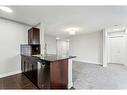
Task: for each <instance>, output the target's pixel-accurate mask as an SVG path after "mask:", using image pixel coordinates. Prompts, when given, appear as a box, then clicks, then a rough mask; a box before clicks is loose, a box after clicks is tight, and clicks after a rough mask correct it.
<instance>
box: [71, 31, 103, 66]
mask: <svg viewBox="0 0 127 95" xmlns="http://www.w3.org/2000/svg"><path fill="white" fill-rule="evenodd" d="M69 39H70V52H69V53H70V55H76V56H77V58H76V59H75V60H77V61H82V62H88V63H94V64H102V55H103V52H102V50H103V44H102V39H103V34H102V32H101V31H100V32H93V33H88V34H81V35H76V36H73V37H71V38H69Z"/></svg>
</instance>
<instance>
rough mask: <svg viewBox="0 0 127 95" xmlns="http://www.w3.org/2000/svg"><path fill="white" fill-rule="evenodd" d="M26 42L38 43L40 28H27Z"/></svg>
mask: <svg viewBox="0 0 127 95" xmlns="http://www.w3.org/2000/svg"><path fill="white" fill-rule="evenodd" d="M28 44H40V29H38V28H34V27H32V28H31V29H29V30H28Z"/></svg>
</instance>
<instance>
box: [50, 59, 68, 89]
mask: <svg viewBox="0 0 127 95" xmlns="http://www.w3.org/2000/svg"><path fill="white" fill-rule="evenodd" d="M67 86H68V59H64V60H59V61H54V62H51V64H50V88H52V89H67Z"/></svg>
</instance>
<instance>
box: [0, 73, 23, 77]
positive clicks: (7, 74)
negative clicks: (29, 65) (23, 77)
mask: <svg viewBox="0 0 127 95" xmlns="http://www.w3.org/2000/svg"><path fill="white" fill-rule="evenodd" d="M18 73H21V71H13V72H9V73H4V74H0V78H4V77H7V76H11V75H15V74H18Z"/></svg>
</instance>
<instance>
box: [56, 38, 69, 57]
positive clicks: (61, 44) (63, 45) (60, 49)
mask: <svg viewBox="0 0 127 95" xmlns="http://www.w3.org/2000/svg"><path fill="white" fill-rule="evenodd" d="M56 51H57V55H59V56H67V55H68V53H69V41H66V40H65V41H64V40H57V50H56Z"/></svg>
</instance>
